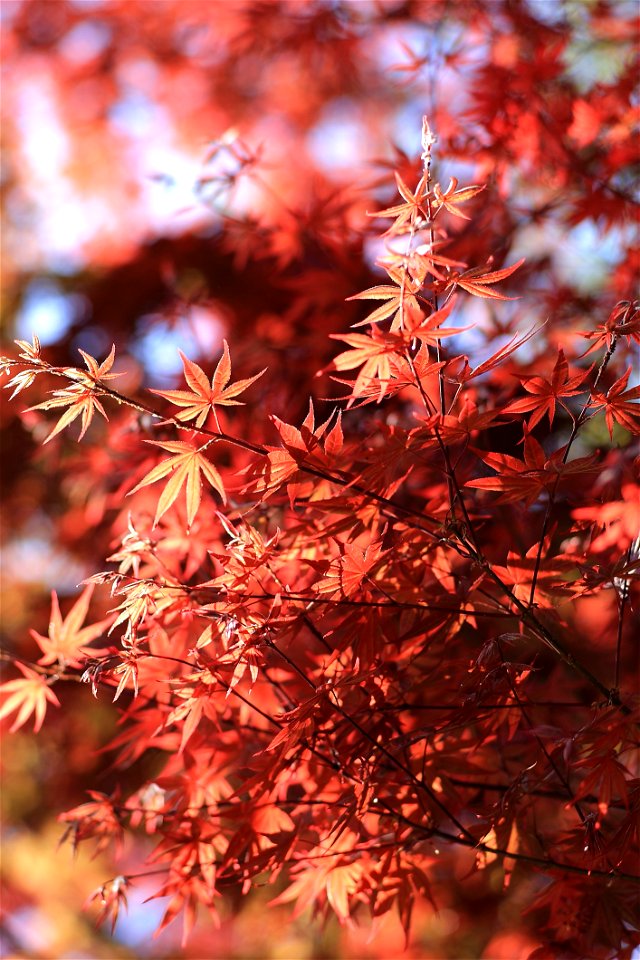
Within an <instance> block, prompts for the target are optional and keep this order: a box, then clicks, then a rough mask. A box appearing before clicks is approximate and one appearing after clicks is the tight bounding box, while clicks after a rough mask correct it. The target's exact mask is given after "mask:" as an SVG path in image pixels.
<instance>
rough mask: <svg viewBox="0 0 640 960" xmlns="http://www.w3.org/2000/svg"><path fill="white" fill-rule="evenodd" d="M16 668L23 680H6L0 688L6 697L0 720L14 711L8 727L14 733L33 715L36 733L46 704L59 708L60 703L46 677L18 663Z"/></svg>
mask: <svg viewBox="0 0 640 960" xmlns="http://www.w3.org/2000/svg"><path fill="white" fill-rule="evenodd" d="M16 667H17V668H18V670H19V671H20V673H22V674H23V679H18V680H8V681H7V682H6V683H3V684H2V686H0V693H4V694H6V695H7V699H6V700H4V702H3V703H2V706H0V720H1V719H2V718H3V717H6V716H8V715H9V714H10V713H13V711H14V710H15V711H16V716H15V718H14V720H13V723H12V724H11V727H10V730H11V732H12V733H14V732H15V731H16V730H18V729H19V728H20V727H21V726H23V725H24V724H25V723H26V722H27V720H28V719H29V717H30V716H31V714H33V716H34V724H33V729H34V732H35V733H37V732H38V730H39V729H40V728H41V726H42V724H43V722H44V718H45V714H46V712H47V704H48V703H52V704H53V705H54V706H56V707H59V706H60V701H59V700H58V698H57V697H56V695H55V693H54V692H53V690H52V689H51V686H50V683H49V681H48V680H47V677H46V676H43V675H42V674H40V673H36V671H35V670H32V669H31V668H30V667H27V666H25V664H23V663H20V662H19V661H17V662H16Z"/></svg>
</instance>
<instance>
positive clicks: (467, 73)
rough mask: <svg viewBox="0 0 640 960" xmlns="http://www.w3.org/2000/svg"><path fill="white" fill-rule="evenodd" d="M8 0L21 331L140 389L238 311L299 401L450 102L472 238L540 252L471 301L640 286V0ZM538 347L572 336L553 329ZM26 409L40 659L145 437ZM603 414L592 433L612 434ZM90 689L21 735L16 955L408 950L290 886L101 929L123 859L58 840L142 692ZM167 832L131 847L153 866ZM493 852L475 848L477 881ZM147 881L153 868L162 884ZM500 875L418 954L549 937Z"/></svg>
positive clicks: (10, 748) (11, 767)
mask: <svg viewBox="0 0 640 960" xmlns="http://www.w3.org/2000/svg"><path fill="white" fill-rule="evenodd" d="M0 17H1V20H2V46H3V67H2V70H3V77H2V80H3V99H2V111H3V117H2V141H3V144H2V145H3V152H4V158H5V160H4V167H3V173H2V183H1V189H2V199H3V209H4V215H3V216H4V231H3V250H2V253H3V257H2V259H3V307H2V311H3V312H2V321H3V338H4V340H5V341H10V340H11V339H12V338H13V337H20V338H30V336H31V333H32V332H33V331H35V332H37V333H38V335H39V336H40V338H41V340H42V342H43V344H44V345H45V346H46V348H47V357H48V358H49V359H50V360H51V361H52V362H54V363H57V364H65V363H72V364H75V363H76V362H77V359H78V355H77V349H78V348H79V347H80V348H82V349H84V350H86V351H88V352H89V353H91V354H93V355H95V356H103V355H105V354H106V353H107V352H108V350H109V348H110V346H111V343H112V342H114V343H115V344H116V349H117V356H118V361H117V363H118V370H119V371H126V376H123V377H122V379H121V381H120V382H119V388H120V389H121V390H122V391H123V392H128V393H135V391H137V390H139V389H140V388H141V387H142V386H144V385H146V384H152V385H153V386H156V387H163V386H166V385H167V384H171V383H173V382H174V380H175V378H176V375H177V374H178V373H179V371H180V369H181V366H180V361H179V358H178V355H177V349H178V348H181V349H183V350H184V351H185V352H187V353H188V355H189V356H190V358H192V359H194V360H196V361H198V362H200V363H202V364H203V365H205V366H207V365H209V364H210V362H211V361H214V360H215V359H216V356H217V352H218V348H219V344H220V340H221V337H222V336H223V335H224V336H226V337H227V338H228V339H229V341H230V345H231V353H232V357H233V360H234V374H236V375H237V376H238V377H239V376H242V375H249V373H253V372H255V371H256V370H258V369H260V368H262V367H264V366H265V365H268V366H269V369H270V376H269V377H268V378H267V379H265V381H264V383H261V386H260V389H261V390H262V393H261V395H260V398H259V404H258V405H259V408H260V409H262V410H268V411H269V412H275V413H278V414H280V415H283V414H285V413H286V417H287V419H288V420H289V421H290V422H295V421H296V418H298V417H299V416H300V414H301V413H302V412H303V411H304V408H305V407H306V404H307V397H308V395H309V393H310V392H315V394H316V397H318V398H322V397H324V396H326V395H327V392H328V391H329V389H330V387H331V385H330V384H329V383H328V381H327V380H326V379H324V380H315V379H314V374H315V373H316V371H317V370H319V369H320V368H322V367H323V365H324V364H325V363H326V362H327V361H328V359H329V357H330V356H331V355H332V354H333V353H334V352H335V349H334V344H332V342H331V341H330V340H329V339H328V336H327V335H328V334H329V333H335V332H338V331H344V330H345V329H346V328H347V327H348V325H349V324H350V323H352V322H354V320H355V319H357V317H358V315H359V314H358V313H357V310H358V307H357V306H356V305H354V304H353V303H345V302H344V300H345V298H346V297H348V296H350V295H351V294H353V293H354V292H356V291H358V290H361V289H363V288H365V287H367V286H369V285H371V284H372V283H373V282H375V277H376V273H375V257H376V255H377V254H378V253H379V244H378V240H377V238H378V236H379V233H380V225H379V223H376V222H375V221H372V219H371V218H369V217H368V216H367V212H368V211H371V210H374V209H376V207H377V206H380V205H381V204H386V203H389V202H393V195H394V185H393V176H392V171H393V170H394V169H397V170H399V171H400V172H401V173H402V174H403V176H404V177H405V178H406V179H407V180H408V181H409V182H410V181H411V179H412V177H414V175H415V171H416V170H417V165H416V158H417V154H418V153H419V136H420V125H421V117H422V115H423V114H424V113H427V114H428V115H429V117H430V120H431V124H432V126H433V127H434V129H435V130H436V131H437V134H438V137H439V143H438V148H437V154H436V170H435V178H436V179H437V180H441V181H442V182H443V186H446V183H447V182H448V179H449V176H452V175H453V176H456V177H458V178H460V180H461V181H462V182H465V183H469V182H486V183H487V184H488V193H487V196H488V197H489V201H488V202H487V203H485V204H484V206H483V207H482V209H481V210H479V211H478V215H477V217H476V219H474V221H473V222H472V223H470V224H467V223H466V222H465V221H457V222H456V236H455V242H454V247H455V249H454V250H453V255H454V256H456V257H459V258H462V259H464V258H465V255H466V254H470V255H471V256H472V258H474V259H473V263H478V259H477V258H478V251H479V250H483V249H484V250H486V251H487V252H488V251H493V252H495V251H498V256H500V257H502V258H503V262H509V263H511V262H513V261H514V260H515V259H517V258H519V257H520V256H526V257H527V263H526V266H525V267H524V268H523V270H522V271H520V272H519V273H518V274H517V276H516V277H515V278H513V279H514V280H515V283H516V284H517V283H520V284H521V288H522V289H526V290H527V297H526V298H524V299H523V300H519V301H515V302H514V303H511V304H501V305H500V307H499V311H495V309H494V307H493V306H492V304H491V302H490V301H478V300H474V301H473V302H468V303H466V304H462V305H461V317H460V321H461V322H460V323H457V324H456V325H457V326H462V325H463V323H469V322H472V321H475V322H477V323H478V324H479V325H480V327H481V328H482V329H483V330H484V331H485V332H486V331H491V332H492V334H493V335H494V336H495V337H496V338H499V337H500V336H501V332H502V330H503V328H502V327H501V324H504V322H505V320H506V319H508V320H510V321H514V319H516V320H517V321H518V327H519V328H520V329H524V328H525V327H528V326H530V325H531V324H532V323H536V324H538V323H540V322H541V321H544V320H545V319H548V318H550V319H552V321H553V330H554V337H555V340H554V344H555V343H558V344H560V345H562V342H563V340H564V339H565V338H566V340H567V341H568V340H569V339H570V338H571V337H572V336H573V334H574V331H575V330H577V329H589V328H593V327H594V326H595V325H596V324H598V323H603V322H604V320H605V319H606V316H607V315H608V313H609V311H610V309H611V307H612V305H613V304H614V303H615V302H616V301H618V300H620V299H625V298H629V299H630V298H631V297H632V296H633V291H634V289H635V282H636V279H637V262H638V240H637V234H636V233H635V224H636V220H635V216H634V204H635V202H636V200H637V197H636V196H634V192H633V189H634V187H633V185H634V182H636V180H635V178H636V177H637V141H635V142H634V139H633V133H634V130H635V131H636V133H637V93H635V92H634V90H635V84H636V76H637V74H636V66H635V64H634V59H633V54H634V49H635V47H636V45H637V5H636V3H635V2H585V0H575V2H574V0H513V2H511V0H464V2H462V0H457V2H453V0H354V2H349V0H292V2H287V0H280V2H276V0H273V2H272V0H263V2H250V0H228V2H201V0H3V2H2V4H0ZM479 238H480V239H479ZM480 240H481V243H480ZM480 262H482V261H480ZM498 265H500V264H498ZM513 289H514V292H518V290H517V289H516V287H514V288H513ZM469 299H471V298H469ZM529 349H531V351H532V358H533V357H534V356H535V355H536V351H541V350H545V349H547V341H546V339H545V335H544V334H543V333H541V334H540V336H539V338H538V340H537V341H536V340H534V341H533V342H532V343H531V344H530V347H529ZM245 371H248V373H246V372H245ZM31 402H33V403H35V402H37V397H34V399H33V401H31ZM19 413H20V404H18V405H17V406H16V405H12V406H9V405H8V404H6V403H5V404H3V413H2V438H3V468H2V473H3V503H4V508H5V517H6V520H5V524H4V533H3V536H4V546H3V553H4V564H3V579H4V588H3V594H4V595H3V613H2V633H3V643H4V645H5V646H6V647H7V648H9V649H10V650H12V651H13V652H14V653H17V654H18V655H19V654H20V651H21V650H22V649H23V648H24V650H25V651H26V650H27V649H28V650H29V653H28V654H27V653H25V656H30V655H31V652H32V651H31V647H30V644H31V641H30V639H29V635H28V631H29V628H31V627H34V628H36V629H39V630H42V631H46V622H47V618H48V610H49V598H48V592H49V591H50V590H51V589H52V588H55V589H56V590H57V591H58V592H59V594H60V596H61V597H62V598H70V597H71V596H72V595H75V593H76V588H77V584H78V583H79V582H80V581H81V580H82V579H83V577H85V576H87V575H88V574H89V573H91V572H93V571H94V570H95V569H100V568H101V566H102V565H103V558H104V556H105V555H107V554H108V553H109V552H111V550H112V549H113V547H112V544H113V538H114V531H113V529H112V526H111V523H110V520H111V518H112V516H113V512H114V510H115V511H121V510H122V503H120V502H119V494H118V485H117V483H116V482H115V480H113V478H112V473H113V466H112V464H113V458H114V456H115V458H116V461H117V457H118V451H110V453H109V454H107V452H106V451H104V450H101V449H100V447H99V446H95V445H94V446H93V447H91V448H87V449H86V450H85V449H83V448H82V447H77V448H76V447H75V445H74V444H73V442H72V443H71V444H68V443H65V444H61V443H57V442H56V443H53V444H51V445H49V446H48V447H47V448H46V449H45V450H44V451H43V450H42V449H41V448H40V447H39V441H41V440H42V439H43V437H44V435H45V427H44V424H43V423H40V422H39V420H38V416H39V415H38V414H35V413H31V414H27V415H26V416H25V417H23V418H20V416H19ZM27 428H29V429H27ZM590 429H591V430H592V436H591V440H590V442H592V443H593V445H594V446H595V445H597V444H598V443H599V442H601V441H602V440H603V439H604V438H605V437H606V428H605V427H604V424H603V423H602V424H600V425H599V424H598V423H596V422H594V423H593V425H592V426H591V428H590ZM598 431H600V433H598ZM618 441H619V442H621V443H624V442H626V441H625V437H619V438H618ZM99 613H100V611H97V612H96V616H98V615H99ZM607 615H608V614H607V611H605V610H599V611H595V614H594V616H595V619H592V621H591V622H592V625H593V624H595V626H593V629H594V630H597V629H598V627H597V624H598V623H599V622H601V621H602V619H603V618H605V619H606V617H607ZM585 629H587V627H586V626H585ZM88 694H89V691H88V690H87V688H85V687H81V686H78V687H77V689H74V690H69V689H68V687H67V688H66V696H65V698H64V703H63V711H56V710H52V711H50V716H48V718H47V723H46V727H45V729H44V731H43V734H42V735H40V736H39V737H38V738H33V737H32V736H31V735H30V734H29V733H28V732H25V731H21V732H20V733H19V734H16V735H15V736H13V737H10V738H5V741H4V747H3V755H2V769H3V774H2V776H3V823H4V828H3V829H4V834H3V851H4V852H3V865H2V911H3V921H2V940H1V941H0V943H1V946H2V951H3V955H4V956H12V957H13V956H15V957H43V958H44V957H69V958H71V957H83V958H86V957H92V958H93V957H96V958H99V957H105V958H106V957H109V958H111V957H134V956H135V957H177V956H185V957H194V958H196V957H200V958H201V957H214V956H215V957H225V958H239V960H240V958H254V957H255V958H258V957H260V958H265V960H267V958H273V960H293V958H296V960H306V958H317V960H320V958H332V957H344V958H361V957H362V958H364V957H385V958H390V957H393V956H398V955H399V954H400V953H402V951H403V949H404V946H405V945H404V936H403V934H402V932H401V930H400V926H399V924H398V925H397V926H395V925H394V921H393V920H391V919H390V920H389V922H388V924H387V926H386V927H384V928H383V930H382V931H381V932H380V933H379V934H378V935H377V936H376V938H375V940H374V941H371V942H369V941H368V939H367V938H368V932H367V930H366V929H365V928H363V929H358V928H356V929H353V930H348V929H340V928H339V927H338V926H337V924H336V923H331V924H330V925H329V926H328V927H327V929H326V930H325V931H324V932H319V931H314V930H313V928H312V927H311V926H310V924H309V918H308V917H307V916H305V915H303V916H302V917H300V918H298V919H297V920H296V921H294V922H293V923H291V924H285V923H284V920H283V918H284V913H283V912H282V911H281V910H280V909H273V910H271V909H270V910H267V909H266V907H265V904H266V902H267V901H268V900H269V899H270V896H271V895H272V893H270V891H268V890H265V891H264V895H263V896H262V895H260V896H255V897H253V898H251V899H250V900H249V902H248V903H247V904H245V905H243V906H242V909H241V910H240V912H239V913H238V914H237V915H235V914H234V909H233V908H234V907H235V908H236V909H237V908H238V907H239V905H238V904H229V905H227V909H226V914H224V916H225V917H226V919H224V921H223V924H222V927H221V929H220V930H218V931H214V930H212V929H210V928H207V927H204V928H202V929H200V930H197V932H196V934H195V935H194V937H193V939H192V941H191V942H190V944H189V945H188V947H187V948H186V949H185V950H184V951H181V950H180V948H179V946H178V943H177V941H176V937H177V936H178V934H175V933H173V931H172V929H169V930H168V931H166V932H165V933H164V934H163V935H162V936H161V937H160V938H158V939H157V940H152V939H151V932H152V930H153V928H154V926H155V925H156V924H157V921H158V919H159V916H160V907H159V906H158V903H157V902H155V903H154V902H152V903H151V904H147V905H146V907H145V909H142V910H140V909H135V910H133V911H132V913H131V915H130V917H129V919H127V918H126V917H125V918H123V919H121V920H120V921H119V924H118V926H117V928H116V930H115V932H114V933H113V934H111V933H110V931H109V930H108V929H102V930H101V931H97V930H96V929H95V928H94V926H93V923H92V915H91V910H89V911H88V912H87V913H82V912H81V911H80V910H79V905H80V904H81V903H82V902H83V900H84V899H85V898H86V895H87V891H88V890H92V889H94V888H96V887H99V885H100V883H101V882H103V880H104V877H105V876H107V877H108V876H111V875H112V874H113V868H111V869H110V866H109V863H108V856H107V854H106V853H104V852H103V853H100V854H98V856H97V857H96V858H95V859H93V860H91V859H89V858H88V856H87V853H86V851H85V850H83V851H82V852H78V854H77V855H76V856H75V857H74V856H72V851H71V847H70V846H65V847H62V848H59V847H58V840H59V838H60V835H61V826H60V825H59V824H57V823H56V819H55V818H56V814H57V813H58V812H59V811H61V810H64V809H66V808H68V807H70V806H73V805H74V804H77V803H81V802H82V801H83V799H85V793H84V791H85V789H86V786H87V785H89V784H90V785H91V786H92V787H93V788H95V789H98V790H102V789H104V791H105V792H109V791H110V790H112V789H113V788H114V787H115V785H116V784H115V780H114V774H113V771H111V770H110V768H109V761H108V755H105V754H104V753H102V752H101V748H102V747H103V746H104V744H105V743H106V742H107V741H108V740H109V738H110V737H111V736H113V734H114V732H115V730H116V723H117V715H116V714H115V712H114V710H113V708H111V706H110V705H109V704H107V703H104V702H103V701H98V702H97V703H96V702H95V701H92V700H91V701H90V702H89V696H88ZM148 762H149V763H152V759H150V760H149V761H148ZM143 772H144V771H143ZM140 775H141V773H140V771H139V770H138V771H137V773H136V775H135V776H136V777H139V776H140ZM119 779H120V780H121V781H122V779H123V774H122V773H120V774H119ZM122 785H123V792H125V793H126V792H127V791H129V790H131V789H135V782H133V781H132V783H123V784H122ZM145 852H147V851H146V849H145V843H144V841H141V842H140V845H139V847H136V848H132V849H130V850H127V851H126V856H127V859H128V868H127V869H128V870H129V871H130V872H132V873H133V872H135V871H136V866H137V867H138V868H139V867H140V865H141V864H142V863H143V860H144V855H145ZM472 868H473V858H472V857H466V855H464V854H461V857H460V862H459V870H460V876H463V875H464V874H465V873H467V872H469V871H470V870H472ZM480 889H481V887H478V891H480ZM150 892H151V888H149V889H145V886H144V884H143V883H142V882H141V883H140V885H139V887H137V888H136V889H135V893H136V900H137V901H138V902H141V901H143V900H144V899H145V897H146V896H148V895H149V893H150ZM478 895H479V893H478ZM482 896H483V898H484V899H481V900H479V899H474V885H473V883H468V882H467V883H466V884H465V885H464V887H462V886H454V885H453V884H452V886H451V891H450V902H449V903H447V904H440V907H441V909H440V912H439V913H434V911H433V909H432V908H431V907H430V906H429V905H425V907H424V908H423V909H422V911H421V912H420V913H419V914H418V916H417V918H416V924H415V935H414V939H413V941H412V943H411V944H410V946H409V948H408V953H407V954H406V955H407V956H409V957H416V958H417V957H420V958H430V957H433V958H437V957H449V958H459V957H491V958H496V960H499V958H502V957H504V958H505V960H506V958H509V960H513V958H517V957H519V956H526V955H527V954H528V953H529V952H530V951H531V950H532V949H533V948H534V947H535V939H532V936H531V934H530V933H527V932H526V931H525V929H524V927H523V932H522V933H521V934H520V933H514V932H513V930H514V929H516V930H517V929H518V920H517V918H515V917H513V916H509V917H507V916H505V915H504V911H505V910H508V911H511V912H513V911H514V910H515V909H517V904H514V903H513V901H509V903H508V904H507V903H506V902H504V903H503V902H501V896H500V890H498V889H497V890H496V891H495V897H494V898H492V899H491V900H490V901H489V902H487V900H486V896H485V894H483V895H482ZM94 914H95V911H94ZM503 928H504V929H505V930H510V931H511V932H509V933H508V934H506V933H505V934H501V933H500V931H501V929H503ZM496 931H497V932H496Z"/></svg>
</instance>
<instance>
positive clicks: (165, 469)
mask: <svg viewBox="0 0 640 960" xmlns="http://www.w3.org/2000/svg"><path fill="white" fill-rule="evenodd" d="M147 443H152V444H154V445H155V446H156V447H161V448H162V449H163V450H167V451H168V452H169V453H173V454H174V456H172V457H169V459H168V460H163V461H162V462H161V463H158V464H157V465H156V466H155V467H154V468H153V469H152V470H150V471H149V473H148V474H147V475H146V476H145V477H143V478H142V480H141V481H140V483H138V484H137V485H136V486H135V487H134V488H133V490H131V491H130V492H131V493H135V492H136V490H139V489H140V488H141V487H146V486H148V485H149V484H150V483H155V482H156V480H161V479H162V478H163V477H166V476H167V475H168V474H171V477H170V479H169V482H168V483H167V485H166V487H165V488H164V490H163V491H162V494H161V495H160V499H159V501H158V507H157V510H156V516H155V520H154V521H153V523H154V526H155V525H156V524H157V523H158V521H159V520H160V518H161V517H162V515H163V514H164V513H166V512H167V510H168V509H169V507H170V506H171V504H172V503H173V502H174V501H175V500H176V498H177V496H178V494H179V493H180V490H181V489H182V487H183V486H184V487H185V489H186V501H187V522H188V524H189V526H191V524H192V523H193V521H194V519H195V516H196V514H197V512H198V507H199V506H200V498H201V494H202V479H201V474H202V475H203V476H204V477H205V479H206V480H208V482H209V483H210V484H211V486H212V487H213V488H214V490H215V491H216V492H217V493H218V494H219V495H220V497H221V499H222V501H223V503H226V499H227V498H226V496H225V492H224V486H223V484H222V478H221V477H220V474H219V473H218V471H217V470H216V468H215V467H214V465H213V464H212V463H211V462H210V461H209V460H207V458H206V457H205V456H204V454H203V453H202V450H204V447H200V448H198V447H196V446H194V445H193V444H192V443H185V442H184V441H183V440H166V441H160V440H148V441H147ZM205 446H206V444H205Z"/></svg>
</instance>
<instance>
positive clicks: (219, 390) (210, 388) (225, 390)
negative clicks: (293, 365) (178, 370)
mask: <svg viewBox="0 0 640 960" xmlns="http://www.w3.org/2000/svg"><path fill="white" fill-rule="evenodd" d="M222 343H223V351H222V356H221V358H220V360H219V361H218V365H217V367H216V369H215V371H214V374H213V376H212V378H211V383H209V380H208V379H207V376H206V374H205V372H204V370H203V369H202V367H199V366H198V364H197V363H194V362H193V360H189V358H188V357H186V356H185V355H184V353H183V352H182V351H181V350H180V351H179V353H180V357H181V359H182V366H183V368H184V377H185V380H186V381H187V385H188V387H189V390H152V391H151V392H152V393H157V394H158V396H160V397H164V398H165V399H166V400H170V401H171V403H173V404H174V405H175V406H178V407H181V408H182V409H180V410H179V411H178V413H177V414H176V419H177V420H181V421H184V422H186V421H188V420H195V426H196V427H202V426H203V425H204V423H205V422H206V420H207V417H208V416H209V413H211V412H212V413H213V415H214V418H215V421H216V426H217V427H218V429H220V424H219V423H218V417H217V414H216V406H219V407H222V406H225V407H233V406H238V405H239V404H240V403H241V401H240V400H236V399H235V398H236V397H237V396H239V394H241V393H243V392H244V391H245V390H246V389H247V387H249V386H251V384H252V383H255V381H256V380H257V379H258V378H259V377H261V376H262V374H263V373H264V372H265V371H264V370H261V371H260V373H257V374H256V375H255V377H249V378H248V379H246V380H238V381H237V382H236V383H232V384H229V380H230V379H231V357H230V354H229V345H228V344H227V341H226V340H223V341H222Z"/></svg>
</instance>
